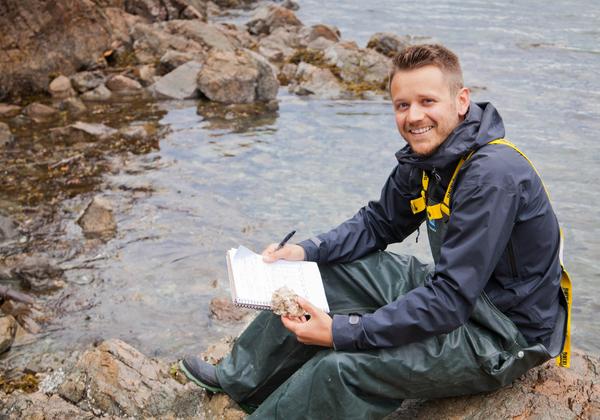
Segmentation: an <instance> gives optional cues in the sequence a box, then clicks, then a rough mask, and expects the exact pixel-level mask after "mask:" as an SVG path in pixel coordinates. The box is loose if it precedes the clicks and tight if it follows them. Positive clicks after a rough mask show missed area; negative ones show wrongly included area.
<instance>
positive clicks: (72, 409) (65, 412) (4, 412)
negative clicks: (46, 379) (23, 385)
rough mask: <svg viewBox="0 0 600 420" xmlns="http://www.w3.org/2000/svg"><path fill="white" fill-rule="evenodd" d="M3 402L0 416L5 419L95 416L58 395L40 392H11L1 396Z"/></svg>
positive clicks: (87, 419)
mask: <svg viewBox="0 0 600 420" xmlns="http://www.w3.org/2000/svg"><path fill="white" fill-rule="evenodd" d="M0 399H2V402H3V404H1V405H0V417H1V418H3V419H6V420H20V419H36V420H63V419H81V420H91V419H93V418H95V416H94V415H93V414H92V413H88V412H85V411H83V410H81V409H80V408H78V407H76V406H74V405H72V404H69V403H68V402H67V401H65V400H64V399H62V398H61V397H60V396H58V395H52V396H50V397H49V396H48V395H46V394H44V393H42V392H36V393H33V394H21V393H13V394H8V395H5V396H2V394H0Z"/></svg>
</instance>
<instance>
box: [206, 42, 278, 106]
mask: <svg viewBox="0 0 600 420" xmlns="http://www.w3.org/2000/svg"><path fill="white" fill-rule="evenodd" d="M198 88H199V89H200V91H201V92H202V93H203V94H204V95H205V96H206V97H207V98H208V99H210V100H211V101H216V102H221V103H226V104H234V103H246V104H247V103H252V102H269V101H272V100H274V99H275V97H276V96H277V90H278V88H279V84H278V83H277V79H276V78H275V74H274V73H273V69H272V68H271V66H270V65H269V63H268V62H267V61H266V60H265V59H264V58H263V57H262V56H260V55H258V54H256V53H254V52H252V51H249V50H239V51H237V52H236V53H230V52H222V51H213V52H211V54H210V55H209V56H208V58H207V61H206V63H205V65H204V66H203V68H202V70H201V71H200V73H199V75H198Z"/></svg>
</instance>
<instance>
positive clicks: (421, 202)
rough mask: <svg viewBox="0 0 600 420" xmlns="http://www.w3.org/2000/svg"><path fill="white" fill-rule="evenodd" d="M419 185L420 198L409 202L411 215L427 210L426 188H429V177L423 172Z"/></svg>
mask: <svg viewBox="0 0 600 420" xmlns="http://www.w3.org/2000/svg"><path fill="white" fill-rule="evenodd" d="M421 183H422V185H423V188H422V189H421V196H420V197H419V198H415V199H414V200H410V208H411V209H412V212H413V214H417V213H420V212H422V211H423V210H425V209H426V208H427V196H426V194H427V187H428V186H429V177H428V176H427V174H426V173H425V171H423V177H422V178H421Z"/></svg>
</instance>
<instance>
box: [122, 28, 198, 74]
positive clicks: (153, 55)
mask: <svg viewBox="0 0 600 420" xmlns="http://www.w3.org/2000/svg"><path fill="white" fill-rule="evenodd" d="M182 22H196V21H190V20H186V21H182ZM167 23H168V22H167ZM131 36H132V38H133V39H134V42H133V51H134V53H135V56H136V59H137V62H138V63H140V64H154V63H156V61H158V60H160V57H162V55H163V54H164V53H165V51H167V50H168V49H172V50H176V51H182V52H185V53H188V54H194V55H195V56H196V55H197V56H203V55H204V54H205V49H206V47H204V46H203V45H202V44H201V43H199V42H197V41H195V40H193V39H190V38H186V37H185V36H181V35H179V34H172V33H171V32H169V29H168V27H167V26H166V23H160V24H154V25H150V24H145V23H138V24H136V25H134V27H133V29H132V32H131Z"/></svg>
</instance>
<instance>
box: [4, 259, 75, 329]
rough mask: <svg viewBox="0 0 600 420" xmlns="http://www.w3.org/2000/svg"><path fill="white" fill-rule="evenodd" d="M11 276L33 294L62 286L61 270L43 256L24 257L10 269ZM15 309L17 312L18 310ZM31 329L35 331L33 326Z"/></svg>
mask: <svg viewBox="0 0 600 420" xmlns="http://www.w3.org/2000/svg"><path fill="white" fill-rule="evenodd" d="M11 275H12V277H13V278H15V279H18V280H20V281H21V284H22V285H23V287H24V288H26V289H29V290H32V291H34V292H47V291H50V290H56V289H58V288H60V287H62V286H63V285H64V280H63V270H62V269H61V268H60V267H58V266H57V265H56V264H55V263H54V262H53V261H52V260H51V259H50V258H48V257H45V256H28V257H26V258H25V259H23V261H21V262H20V263H19V264H18V265H17V266H15V267H13V268H11ZM15 309H16V310H17V312H18V308H16V307H15ZM34 315H35V314H34ZM39 315H41V314H39ZM32 329H33V330H35V329H36V328H35V326H34V327H32ZM30 330H31V329H30Z"/></svg>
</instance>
